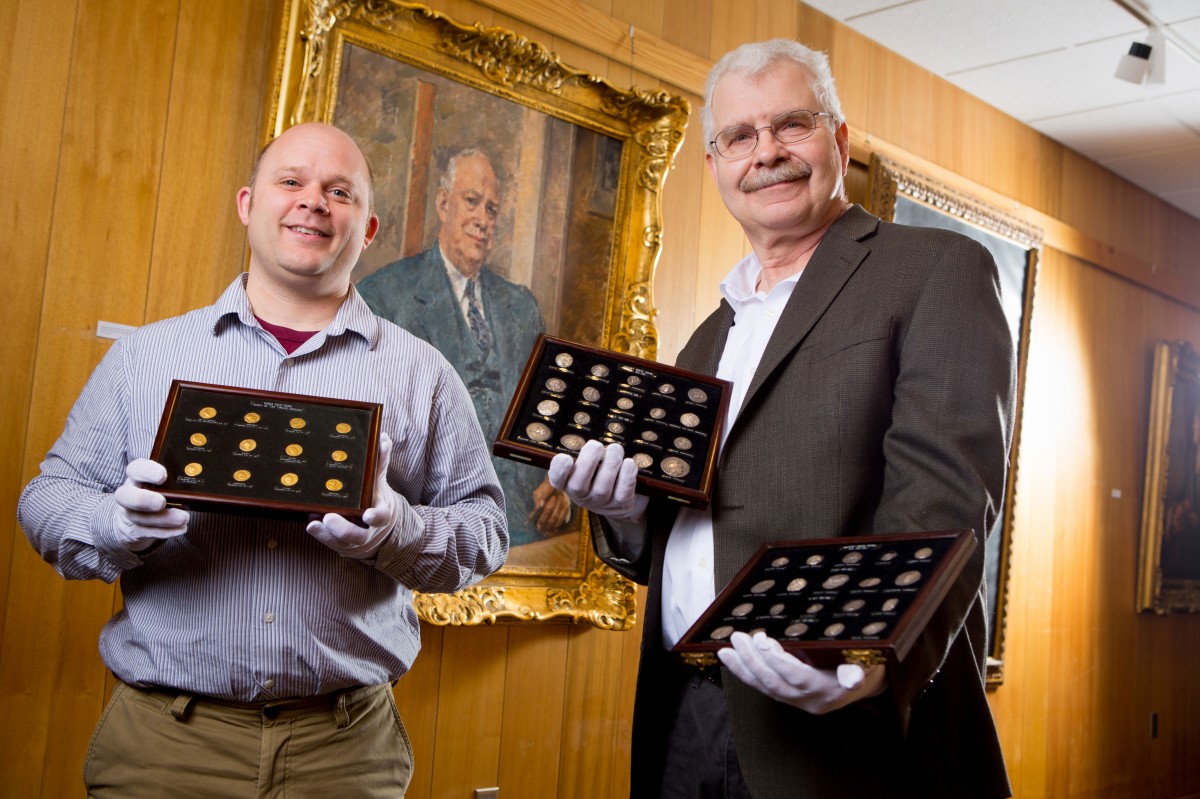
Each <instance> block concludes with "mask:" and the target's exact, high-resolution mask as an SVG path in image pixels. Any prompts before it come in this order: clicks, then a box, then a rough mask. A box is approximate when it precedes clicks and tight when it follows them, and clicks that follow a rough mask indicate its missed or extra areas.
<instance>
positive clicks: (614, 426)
mask: <svg viewBox="0 0 1200 799" xmlns="http://www.w3.org/2000/svg"><path fill="white" fill-rule="evenodd" d="M608 432H610V433H614V434H616V435H621V433H624V432H625V425H623V424H621V423H620V422H609V423H608Z"/></svg>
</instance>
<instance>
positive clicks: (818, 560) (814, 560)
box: [804, 555, 825, 566]
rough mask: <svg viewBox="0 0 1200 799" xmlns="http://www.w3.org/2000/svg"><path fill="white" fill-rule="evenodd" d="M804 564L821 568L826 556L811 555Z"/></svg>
mask: <svg viewBox="0 0 1200 799" xmlns="http://www.w3.org/2000/svg"><path fill="white" fill-rule="evenodd" d="M804 562H805V563H807V564H808V565H809V566H820V565H821V564H822V563H824V562H825V556H824V555H809V556H808V558H806V559H805V561H804Z"/></svg>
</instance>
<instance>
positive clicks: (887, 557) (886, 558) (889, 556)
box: [879, 550, 896, 563]
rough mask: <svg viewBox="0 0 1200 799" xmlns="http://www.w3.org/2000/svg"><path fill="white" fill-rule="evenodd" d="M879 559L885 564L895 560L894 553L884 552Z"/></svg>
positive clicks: (893, 551)
mask: <svg viewBox="0 0 1200 799" xmlns="http://www.w3.org/2000/svg"><path fill="white" fill-rule="evenodd" d="M879 559H880V560H881V561H883V562H884V563H887V562H888V561H889V560H895V559H896V551H895V550H888V551H887V552H884V553H883V554H882V555H880V556H879Z"/></svg>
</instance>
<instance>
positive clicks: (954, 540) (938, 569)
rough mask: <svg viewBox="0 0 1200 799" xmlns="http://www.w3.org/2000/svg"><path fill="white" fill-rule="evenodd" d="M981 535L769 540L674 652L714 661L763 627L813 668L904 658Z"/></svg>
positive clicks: (955, 532) (959, 532) (955, 533)
mask: <svg viewBox="0 0 1200 799" xmlns="http://www.w3.org/2000/svg"><path fill="white" fill-rule="evenodd" d="M975 543H976V542H975V536H974V534H973V533H972V532H971V531H969V530H951V531H943V532H933V533H897V534H890V535H869V536H859V537H854V538H826V539H810V540H805V541H790V542H780V543H773V544H767V545H765V546H764V547H763V548H762V549H760V550H759V552H758V553H757V554H756V555H755V556H754V557H753V558H752V559H751V560H750V562H749V563H747V564H746V565H745V566H744V567H743V568H742V569H741V571H739V572H738V575H737V576H736V577H735V578H734V579H733V580H732V581H730V583H729V585H728V586H726V587H725V589H724V590H723V591H721V593H720V595H719V596H718V597H717V598H716V599H715V600H714V601H713V603H712V604H711V605H710V606H709V608H708V609H707V610H706V611H705V612H704V614H703V615H702V616H701V617H700V619H699V620H698V621H697V622H696V623H695V624H694V625H693V626H692V627H691V629H689V630H688V631H687V633H686V634H685V635H684V637H683V638H682V639H681V640H680V642H679V643H678V644H676V646H675V648H674V650H673V651H674V652H676V653H678V654H680V655H682V656H684V659H685V660H691V661H692V662H698V663H702V664H707V663H713V662H716V658H715V652H716V651H717V650H718V649H720V648H722V647H725V646H729V645H730V644H729V637H730V636H731V635H732V634H733V633H734V632H736V631H741V632H745V633H748V634H753V633H755V632H758V631H760V630H761V631H762V632H765V633H766V634H767V635H769V636H770V637H772V638H775V639H777V640H778V641H779V642H780V643H781V644H782V645H783V648H784V649H785V650H787V651H789V652H791V653H792V654H793V655H796V656H797V657H799V658H800V659H802V660H804V661H806V662H808V663H810V664H812V665H814V666H820V667H830V666H835V665H837V664H839V663H843V662H888V661H890V662H899V661H902V660H903V659H904V656H905V655H906V654H907V653H908V651H909V649H911V648H912V645H913V643H914V642H915V641H916V638H917V636H918V635H919V634H920V632H921V630H922V629H924V627H925V625H926V624H927V623H928V621H929V618H930V617H931V616H932V615H933V612H934V611H935V610H936V609H937V606H938V605H939V604H940V603H941V601H942V600H943V599H944V598H945V596H946V593H947V592H948V591H949V590H950V586H951V585H952V584H953V582H954V580H955V579H956V578H957V577H958V575H959V573H960V572H961V571H962V568H963V566H965V565H966V562H967V559H968V558H969V556H970V554H971V551H972V550H973V549H974V548H975Z"/></svg>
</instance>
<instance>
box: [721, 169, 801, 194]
mask: <svg viewBox="0 0 1200 799" xmlns="http://www.w3.org/2000/svg"><path fill="white" fill-rule="evenodd" d="M811 175H812V167H811V166H809V165H808V164H805V163H799V164H798V163H796V162H795V161H784V162H783V163H781V164H779V165H778V166H771V167H763V168H762V169H760V170H757V171H756V172H754V173H753V174H750V175H747V176H746V177H744V178H742V180H741V182H739V183H738V188H739V189H741V190H742V191H744V192H751V191H758V190H759V189H765V188H767V187H768V186H774V185H775V184H776V183H785V182H787V181H789V180H804V179H805V178H808V177H809V176H811Z"/></svg>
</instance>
